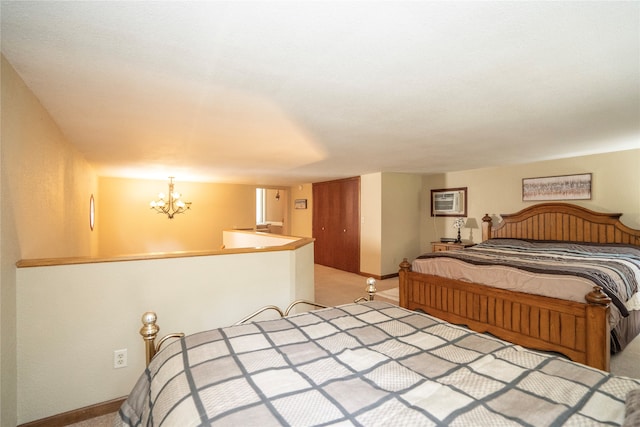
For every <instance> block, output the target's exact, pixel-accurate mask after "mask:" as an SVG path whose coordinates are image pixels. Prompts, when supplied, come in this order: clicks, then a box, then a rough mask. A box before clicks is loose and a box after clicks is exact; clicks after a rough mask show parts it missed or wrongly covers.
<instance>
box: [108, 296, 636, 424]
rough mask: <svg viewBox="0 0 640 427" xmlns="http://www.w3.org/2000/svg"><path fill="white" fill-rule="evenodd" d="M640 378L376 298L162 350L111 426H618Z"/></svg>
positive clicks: (209, 335)
mask: <svg viewBox="0 0 640 427" xmlns="http://www.w3.org/2000/svg"><path fill="white" fill-rule="evenodd" d="M638 388H640V381H639V380H634V379H630V378H624V377H614V376H612V375H610V374H608V373H606V372H602V371H598V370H595V369H592V368H589V367H586V366H584V365H580V364H576V363H573V362H570V361H567V360H565V359H562V358H559V357H556V356H549V355H543V354H540V353H536V352H533V351H529V350H525V349H522V348H520V347H518V346H514V345H512V344H510V343H507V342H505V341H501V340H499V339H496V338H493V337H490V336H487V335H482V334H477V333H475V332H472V331H469V330H467V329H465V328H462V327H458V326H454V325H451V324H448V323H446V322H443V321H441V320H438V319H436V318H434V317H431V316H428V315H425V314H421V313H416V312H412V311H408V310H406V309H403V308H400V307H397V306H393V305H390V304H387V303H383V302H369V303H365V304H348V305H344V306H339V307H333V308H329V309H323V310H317V311H313V312H308V313H303V314H298V315H294V316H291V317H288V318H285V319H279V320H273V321H263V322H255V323H250V324H246V325H240V326H233V327H228V328H222V329H215V330H211V331H207V332H202V333H198V334H195V335H191V336H188V337H186V338H183V339H181V340H179V341H176V342H174V343H172V344H171V345H169V346H167V347H166V348H165V349H164V350H162V351H161V352H160V353H159V354H158V355H157V356H156V357H155V358H154V359H153V361H152V362H151V364H150V365H149V367H148V369H147V370H146V371H145V372H144V374H143V375H142V376H141V377H140V379H139V381H138V383H137V384H136V386H135V388H134V389H133V391H132V392H131V394H130V396H129V398H128V399H127V401H126V402H125V403H124V404H123V406H122V408H121V409H120V411H119V415H120V416H119V419H118V420H117V422H116V424H117V425H131V426H137V425H143V426H150V425H158V426H160V425H164V426H208V425H214V424H215V425H225V426H226V425H241V426H261V427H264V426H277V425H292V426H311V425H338V424H340V425H359V426H379V425H407V426H417V425H420V426H430V425H434V426H445V425H447V426H449V425H452V426H453V425H461V426H474V425H475V426H494V425H527V426H553V425H565V424H566V425H620V424H621V423H622V422H623V420H624V414H625V397H626V395H627V393H629V392H630V391H631V390H634V389H638Z"/></svg>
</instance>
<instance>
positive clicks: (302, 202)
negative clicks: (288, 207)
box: [293, 199, 307, 209]
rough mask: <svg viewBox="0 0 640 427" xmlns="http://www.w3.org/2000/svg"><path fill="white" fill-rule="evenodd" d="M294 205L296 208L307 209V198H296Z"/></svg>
mask: <svg viewBox="0 0 640 427" xmlns="http://www.w3.org/2000/svg"><path fill="white" fill-rule="evenodd" d="M293 206H294V207H295V208H296V209H307V199H296V201H295V202H294V205H293Z"/></svg>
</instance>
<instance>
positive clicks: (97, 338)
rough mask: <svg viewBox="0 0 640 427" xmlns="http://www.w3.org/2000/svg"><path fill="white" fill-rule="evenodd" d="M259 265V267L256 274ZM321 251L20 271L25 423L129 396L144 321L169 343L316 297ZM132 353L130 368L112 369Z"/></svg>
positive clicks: (21, 412) (21, 413)
mask: <svg viewBox="0 0 640 427" xmlns="http://www.w3.org/2000/svg"><path fill="white" fill-rule="evenodd" d="M247 266H251V268H247ZM313 274H314V273H313V244H312V243H309V244H306V245H304V246H302V247H299V248H298V249H296V250H281V251H273V250H270V251H264V252H251V253H241V254H229V255H213V256H194V257H184V258H171V259H155V260H146V261H120V262H103V263H90V264H75V265H59V266H49V267H29V268H19V269H18V271H17V325H18V327H17V335H18V337H19V340H18V349H17V359H18V423H25V422H29V421H32V420H37V419H41V418H44V417H47V416H51V415H55V414H59V413H62V412H65V411H69V410H73V409H77V408H81V407H84V406H88V405H93V404H95V403H99V402H104V401H108V400H111V399H115V398H119V397H122V396H125V395H127V394H128V393H129V391H130V390H131V388H132V387H133V385H134V383H135V381H136V379H137V377H138V376H139V375H140V374H141V373H142V371H143V369H144V345H143V341H142V339H141V337H140V335H139V333H138V331H139V329H140V327H141V326H142V324H141V322H140V317H141V316H142V314H143V313H144V312H145V311H149V310H152V311H156V312H157V314H158V324H159V326H160V327H161V332H160V336H162V335H165V334H167V333H170V332H185V333H191V332H196V331H200V330H206V329H209V328H213V327H220V326H226V325H230V324H233V323H234V322H236V321H238V320H240V319H241V318H243V317H244V316H245V315H247V314H249V313H251V312H253V311H254V310H256V309H257V308H259V307H262V306H263V305H265V304H275V305H277V306H279V307H282V308H285V307H286V306H287V305H288V304H289V303H290V302H291V301H293V300H295V299H308V300H313V298H314V287H313ZM123 348H126V349H127V350H128V361H129V366H128V367H126V368H122V369H114V368H113V351H114V350H117V349H123Z"/></svg>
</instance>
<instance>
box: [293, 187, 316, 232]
mask: <svg viewBox="0 0 640 427" xmlns="http://www.w3.org/2000/svg"><path fill="white" fill-rule="evenodd" d="M289 190H290V192H291V200H290V202H289V208H290V210H291V213H290V215H289V217H290V218H291V235H293V236H300V237H312V235H313V185H312V184H298V185H294V186H292V187H291V188H290V189H289ZM297 199H306V200H307V209H295V207H294V204H295V201H296V200H297Z"/></svg>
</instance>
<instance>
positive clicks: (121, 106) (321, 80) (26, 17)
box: [1, 1, 640, 185]
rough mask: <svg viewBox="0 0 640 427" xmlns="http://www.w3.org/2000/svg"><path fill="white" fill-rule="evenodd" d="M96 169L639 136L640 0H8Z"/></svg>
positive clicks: (490, 160) (238, 169)
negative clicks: (237, 0) (248, 0)
mask: <svg viewBox="0 0 640 427" xmlns="http://www.w3.org/2000/svg"><path fill="white" fill-rule="evenodd" d="M1 12H2V15H1V16H2V33H1V36H2V53H3V54H4V55H5V57H6V58H7V59H8V60H9V62H10V63H11V64H12V65H13V67H14V68H15V69H16V71H17V72H18V73H19V74H20V76H21V77H22V78H23V80H24V81H25V82H26V84H27V85H28V86H29V88H30V89H31V90H32V91H33V92H34V93H35V95H36V96H37V97H38V98H39V99H40V101H41V102H42V104H43V105H44V107H45V108H46V109H47V110H48V111H49V113H50V114H51V116H52V117H53V119H54V120H55V121H56V123H57V124H58V125H59V127H60V129H61V130H62V132H63V133H64V134H65V135H66V137H67V138H68V140H69V141H70V142H71V143H73V144H74V145H75V146H77V147H78V149H79V150H80V151H81V152H82V153H83V154H84V156H85V157H86V158H87V160H88V161H89V162H90V163H92V164H93V165H94V167H95V168H96V171H97V172H98V174H99V175H104V176H122V177H140V178H154V179H157V178H161V179H162V178H166V177H167V176H169V175H175V176H177V177H179V179H180V180H182V181H185V180H203V181H217V182H235V183H256V184H269V185H290V184H295V183H304V182H316V181H322V180H327V179H334V178H341V177H347V176H353V175H360V174H365V173H371V172H380V171H382V172H411V173H435V172H442V171H454V170H466V169H474V168H482V167H490V166H500V165H506V164H515V163H524V162H532V161H536V160H547V159H554V158H562V157H569V156H576V155H584V154H591V153H599V152H605V151H615V150H622V149H629V148H638V147H640V2H636V1H633V2H631V1H630V2H597V1H596V2H456V1H450V2H415V1H414V2H401V1H396V2H363V1H358V2H346V1H343V2H305V1H299V2H272V1H262V2H255V3H254V2H186V1H180V2H151V1H149V2H142V1H136V2H128V1H118V2H94V1H86V2H81V1H74V2H67V1H63V2H55V1H30V2H20V1H16V2H5V1H3V2H2V11H1Z"/></svg>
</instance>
